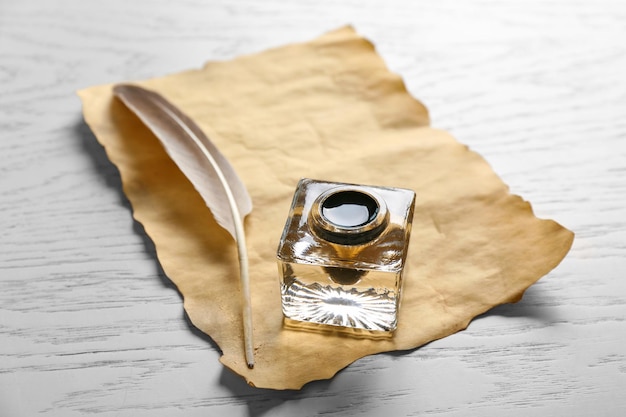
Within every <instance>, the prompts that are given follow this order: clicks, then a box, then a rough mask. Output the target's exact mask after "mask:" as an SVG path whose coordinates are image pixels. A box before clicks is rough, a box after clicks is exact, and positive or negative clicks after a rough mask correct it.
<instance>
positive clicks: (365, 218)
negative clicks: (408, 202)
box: [310, 186, 389, 245]
mask: <svg viewBox="0 0 626 417" xmlns="http://www.w3.org/2000/svg"><path fill="white" fill-rule="evenodd" d="M388 217H389V213H388V212H387V205H386V204H385V201H384V200H383V199H382V198H380V197H379V196H378V195H376V194H374V193H372V192H369V191H364V190H362V189H361V188H359V187H358V186H343V187H337V188H333V189H330V190H328V191H326V192H324V193H322V194H321V195H320V196H319V197H318V198H317V199H316V200H315V202H314V203H313V206H312V207H311V213H310V220H311V226H312V229H313V230H314V231H315V232H316V233H317V235H318V236H320V237H321V238H323V239H325V240H328V241H330V242H334V243H339V244H343V245H356V244H361V243H365V242H367V241H369V240H372V239H374V238H376V237H377V236H378V235H379V234H380V233H381V232H382V231H383V230H384V229H385V227H387V221H388Z"/></svg>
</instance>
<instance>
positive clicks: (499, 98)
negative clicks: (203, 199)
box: [0, 0, 626, 416]
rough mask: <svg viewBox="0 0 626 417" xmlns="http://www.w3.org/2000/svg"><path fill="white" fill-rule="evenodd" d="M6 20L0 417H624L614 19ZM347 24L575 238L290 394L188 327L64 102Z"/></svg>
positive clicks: (32, 4)
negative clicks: (439, 318) (451, 324)
mask: <svg viewBox="0 0 626 417" xmlns="http://www.w3.org/2000/svg"><path fill="white" fill-rule="evenodd" d="M337 3H338V2H332V1H330V0H321V1H320V0H318V1H308V0H307V1H299V2H291V3H289V4H286V2H281V1H278V0H270V1H266V2H254V1H251V0H247V1H244V0H237V1H229V2H217V1H215V2H203V1H199V0H186V1H183V2H177V3H172V2H165V1H162V0H161V1H150V2H148V1H147V0H138V1H135V2H123V1H121V0H112V1H107V2H98V3H95V2H80V1H78V0H57V1H36V0H23V1H20V2H10V1H8V0H0V230H1V233H2V239H1V240H0V415H2V416H5V415H6V416H31V415H45V416H79V415H90V414H91V415H102V416H178V415H180V416H195V415H202V416H207V415H209V416H210V415H229V416H264V415H272V416H292V415H300V416H314V415H337V416H340V415H341V416H352V415H355V416H356V415H368V416H369V415H371V416H377V415H381V414H383V413H386V414H388V415H398V416H415V415H421V416H422V415H426V416H427V415H438V416H441V415H443V416H500V415H512V416H525V415H529V414H530V413H536V414H538V415H542V416H560V415H564V414H566V413H567V414H569V415H573V416H586V415H590V414H594V415H600V416H621V415H624V414H625V413H626V397H624V395H623V393H624V392H625V390H626V350H625V348H624V346H625V345H626V283H625V281H624V273H625V272H626V253H625V249H626V220H624V214H626V213H625V211H626V209H625V207H626V145H625V144H624V140H625V139H626V123H625V122H624V121H623V118H624V114H626V82H625V79H624V78H625V76H624V74H626V43H624V39H626V4H625V3H623V2H618V1H609V0H600V1H596V2H585V1H582V0H578V1H570V2H562V1H556V0H549V1H538V0H534V1H486V0H484V1H478V0H472V1H466V2H453V1H440V2H427V1H409V0H404V1H387V2H384V3H381V2H376V1H373V0H368V1H359V2H357V1H348V2H342V3H341V4H337ZM347 23H351V24H353V25H354V27H355V28H356V29H357V30H358V31H359V32H360V33H361V34H363V35H364V36H366V37H368V38H369V39H371V40H372V41H373V42H374V43H375V45H376V47H377V50H378V51H379V52H380V54H381V55H382V56H383V58H384V59H385V60H386V61H387V63H388V65H389V66H390V68H391V69H392V71H394V72H397V73H399V74H400V75H401V76H402V77H403V78H404V80H405V82H406V83H407V86H408V88H409V90H410V91H411V92H412V93H413V94H414V95H415V96H416V97H418V98H419V99H420V100H421V101H422V102H424V103H425V104H426V105H427V106H428V108H429V110H430V112H431V116H432V124H433V126H435V127H438V128H442V129H445V130H448V131H449V132H451V133H452V134H453V135H454V136H455V137H456V138H457V139H458V140H459V141H461V142H462V143H465V144H467V145H468V146H470V148H472V149H473V150H475V151H477V152H479V153H480V154H482V155H483V156H484V157H485V158H486V159H487V161H488V162H490V163H491V164H492V166H493V168H494V170H495V171H496V172H497V173H498V174H499V175H501V176H502V178H503V180H504V181H505V182H506V183H507V184H509V185H510V187H511V191H512V192H513V193H515V194H519V195H521V196H523V197H524V198H525V199H527V200H528V201H530V202H532V203H533V207H534V209H535V212H536V213H537V215H538V216H539V217H545V218H553V219H556V220H557V221H559V222H560V223H562V224H563V225H564V226H566V227H568V228H569V229H571V230H573V231H574V232H576V234H577V237H576V240H575V242H574V247H573V249H572V251H571V252H570V254H569V255H568V257H567V258H566V259H565V261H564V262H563V263H562V264H561V265H560V266H559V267H558V268H557V269H556V270H554V271H553V272H552V273H551V274H549V275H548V276H547V277H545V278H544V279H542V280H541V281H540V282H539V283H538V284H537V285H535V286H533V287H532V288H531V289H530V290H529V291H528V292H527V294H526V295H525V297H524V299H523V300H522V301H521V302H520V303H518V304H514V305H507V306H502V307H499V308H496V309H495V310H492V312H490V313H488V314H486V315H485V316H483V317H481V318H479V319H477V320H475V321H474V322H473V323H472V324H471V325H470V327H469V328H468V329H467V330H466V331H464V332H462V333H459V334H456V335H453V336H451V337H448V338H446V339H443V340H440V341H437V342H434V343H431V344H430V345H427V346H425V347H423V348H421V349H418V350H415V351H411V352H406V353H404V354H393V355H392V354H383V355H376V356H372V357H368V358H364V359H362V360H360V361H358V362H356V363H355V364H353V365H351V366H350V367H348V368H347V369H345V370H344V371H343V372H341V373H340V374H339V375H337V376H336V377H335V378H334V379H332V380H330V381H325V382H316V383H312V384H310V385H308V386H306V387H305V388H304V389H303V390H302V391H298V392H278V393H277V392H269V391H263V390H255V389H253V388H250V387H247V386H246V385H245V384H244V383H243V382H242V381H241V380H240V379H239V378H238V377H236V376H234V375H231V374H230V373H229V372H228V371H225V370H223V369H222V367H221V365H220V364H219V363H218V361H217V358H218V356H219V353H218V352H217V351H216V350H215V347H214V346H213V345H212V343H211V341H210V340H208V339H207V338H206V337H204V336H202V335H201V334H199V333H198V332H195V331H194V330H193V329H192V328H191V327H190V326H189V324H188V322H187V320H186V318H185V317H184V315H183V310H182V304H181V300H180V297H179V296H178V294H177V293H176V291H175V290H174V289H173V287H172V286H171V284H170V283H169V281H168V280H167V278H166V277H165V276H164V275H163V274H162V272H161V271H160V269H159V267H158V265H157V264H156V262H155V259H154V251H153V248H152V245H151V243H150V242H149V240H148V239H147V238H146V237H145V234H144V233H143V231H142V230H141V228H140V227H138V226H137V225H136V224H135V223H134V222H133V220H132V217H131V214H130V211H129V207H128V204H127V202H126V200H125V198H124V196H123V194H122V193H121V189H120V181H119V177H118V174H117V172H116V170H115V168H114V167H112V166H111V164H110V163H109V162H108V161H107V160H106V157H105V156H104V153H103V151H102V149H100V148H99V145H97V143H96V141H95V139H94V138H93V137H92V135H91V133H90V132H89V130H88V129H87V128H86V127H85V126H84V124H83V123H82V121H81V115H80V103H79V101H78V99H77V97H76V96H75V95H74V91H75V90H77V89H79V88H84V87H86V86H89V85H93V84H102V83H106V82H114V81H127V80H133V79H143V78H147V77H152V76H160V75H163V74H168V73H172V72H177V71H180V70H183V69H187V68H193V67H200V66H201V65H202V64H203V63H204V62H205V61H207V60H220V59H228V58H231V57H234V56H237V55H240V54H246V53H252V52H256V51H259V50H262V49H265V48H268V47H272V46H278V45H282V44H285V43H289V42H295V41H304V40H308V39H310V38H313V37H315V36H317V35H319V34H321V33H323V32H325V31H327V30H330V29H333V28H336V27H339V26H342V25H345V24H347Z"/></svg>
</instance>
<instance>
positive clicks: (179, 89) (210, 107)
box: [79, 28, 573, 390]
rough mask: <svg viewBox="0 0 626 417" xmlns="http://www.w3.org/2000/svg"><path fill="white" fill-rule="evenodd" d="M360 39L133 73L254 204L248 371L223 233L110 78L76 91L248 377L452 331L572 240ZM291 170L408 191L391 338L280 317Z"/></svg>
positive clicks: (316, 375) (172, 267) (296, 376)
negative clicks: (293, 326) (227, 167)
mask: <svg viewBox="0 0 626 417" xmlns="http://www.w3.org/2000/svg"><path fill="white" fill-rule="evenodd" d="M339 40H340V41H339ZM366 42H368V41H365V40H363V38H361V37H360V36H358V35H357V34H356V32H355V31H354V30H353V29H351V28H341V29H339V30H338V31H335V32H331V33H329V34H327V35H324V36H322V37H320V38H318V39H315V40H313V41H311V42H306V43H301V44H295V45H288V46H285V47H281V48H275V49H272V50H269V51H266V52H261V53H258V54H253V55H248V56H243V57H240V58H236V59H233V60H231V61H227V62H219V63H208V64H207V65H206V66H204V67H203V68H202V69H199V70H191V71H186V72H183V73H179V74H174V75H169V76H166V77H162V78H155V79H151V80H147V81H144V82H141V83H140V84H141V85H143V86H145V87H147V88H150V89H152V90H155V91H157V92H159V93H160V94H162V95H163V96H165V97H166V98H168V99H169V100H171V101H172V102H174V104H175V105H177V106H179V107H180V108H181V110H182V111H184V113H186V114H187V115H189V116H190V117H191V118H192V119H193V120H194V121H196V122H197V123H198V124H199V125H200V127H201V128H202V129H203V130H204V131H205V133H206V134H207V135H208V136H209V137H210V138H211V140H212V141H213V142H214V143H215V144H216V146H217V147H218V148H219V149H220V150H221V151H222V153H223V154H224V155H225V156H226V158H227V159H228V160H229V161H230V162H231V163H232V164H233V166H234V168H235V170H236V171H237V173H238V174H239V175H240V177H241V178H242V180H243V182H244V183H245V184H246V187H247V188H248V190H249V192H250V195H251V197H252V200H253V202H254V205H255V209H254V210H253V211H252V213H251V214H250V215H249V216H248V218H247V219H246V238H247V241H248V242H247V243H248V251H249V256H250V273H251V279H250V280H251V294H252V308H253V322H254V335H255V346H254V347H255V357H256V365H255V367H254V369H252V370H250V369H248V367H247V366H246V363H245V361H244V360H243V348H244V346H243V340H242V324H241V311H240V304H239V293H238V291H239V286H238V282H237V279H234V278H233V277H236V276H237V268H238V267H237V254H236V247H235V245H234V243H233V242H232V239H230V238H229V236H228V234H227V233H225V232H224V231H223V230H221V228H220V227H219V225H217V223H216V222H215V221H214V220H213V219H212V216H211V214H210V212H209V211H208V209H207V207H206V206H205V205H204V203H203V201H202V199H200V198H199V197H198V195H197V193H196V191H195V189H194V188H193V186H192V185H191V183H190V182H189V181H188V180H187V179H186V178H185V176H184V175H182V173H181V172H180V171H179V170H178V168H177V167H176V165H175V164H174V163H173V162H172V161H171V160H170V159H169V157H168V156H167V154H166V153H165V152H164V151H163V149H162V147H161V145H160V144H159V142H158V141H157V139H156V138H155V137H154V136H153V135H152V134H151V132H150V131H149V130H148V129H146V128H145V126H143V125H142V124H141V123H140V122H138V121H137V120H136V118H134V116H133V115H132V114H130V113H129V112H128V111H126V110H125V109H124V108H123V106H121V105H120V106H117V105H115V104H114V101H113V97H112V92H111V86H110V85H105V86H95V87H91V88H88V89H85V90H82V91H81V92H80V93H79V95H80V97H81V99H82V101H83V113H84V117H85V120H86V121H87V123H88V124H89V126H90V127H91V129H92V130H93V132H94V134H95V135H96V137H97V139H98V141H99V142H100V143H101V144H102V145H103V146H104V147H105V149H106V151H107V155H108V156H109V159H110V160H111V161H112V162H113V163H114V164H115V165H116V166H117V167H118V169H119V171H120V175H121V178H122V182H123V188H124V192H125V193H126V195H127V197H128V199H129V201H130V202H131V205H132V207H133V211H134V213H133V214H134V216H135V218H136V219H137V221H139V222H141V223H142V224H143V225H144V227H145V230H146V233H147V234H148V235H149V236H150V238H151V239H152V240H153V241H154V243H155V247H156V251H157V256H158V259H159V261H160V263H161V265H162V267H163V270H164V272H165V273H166V275H167V276H168V277H169V278H170V279H171V280H172V281H173V282H174V284H175V285H176V286H177V288H178V289H179V291H180V292H181V294H182V295H183V297H184V306H185V309H186V311H187V314H188V316H189V318H190V319H191V321H192V323H193V324H194V325H195V326H196V327H197V328H199V329H200V330H201V331H203V332H204V333H206V334H208V335H209V336H210V337H211V338H212V339H213V340H214V341H215V343H216V344H217V345H218V346H219V348H220V349H221V351H222V354H223V355H222V356H221V357H220V362H221V363H222V364H223V365H224V366H226V367H227V368H229V369H231V370H232V371H233V372H235V373H237V374H239V375H241V376H242V377H243V378H244V379H245V380H246V381H247V383H248V384H250V385H251V386H255V387H258V388H269V389H277V390H285V389H300V388H301V387H302V386H304V385H305V384H306V383H308V382H311V381H314V380H319V379H328V378H332V377H333V376H334V375H335V374H336V373H337V372H339V371H340V370H341V369H343V368H345V367H346V366H348V365H349V364H350V363H352V362H354V361H355V360H357V359H359V358H361V357H364V356H367V355H370V354H374V353H379V352H387V351H394V350H409V349H414V348H417V347H419V346H421V345H423V344H425V343H427V342H429V341H432V340H435V339H440V338H442V337H445V336H448V335H450V334H452V333H455V332H457V331H459V330H462V328H465V327H467V325H468V324H469V323H470V322H471V320H472V319H473V318H475V317H476V316H478V315H480V314H483V313H484V312H485V311H487V310H489V309H490V308H491V307H494V306H496V305H500V304H503V303H507V302H512V301H517V300H519V299H520V297H521V295H522V294H523V293H524V291H525V290H526V289H527V288H528V287H529V286H530V285H532V284H533V283H534V282H536V281H537V280H538V279H539V278H541V277H542V276H544V275H546V274H547V273H549V272H550V271H551V270H552V269H553V268H554V267H556V266H557V265H558V263H559V262H560V261H561V260H562V259H563V257H564V256H565V255H566V254H567V252H568V251H569V248H570V247H571V244H572V241H573V234H572V233H571V232H570V231H569V230H567V229H565V228H564V227H562V226H560V225H558V224H557V223H556V222H554V221H551V220H540V219H537V218H536V217H535V216H534V214H533V213H532V208H531V206H530V204H527V203H523V200H522V199H521V198H518V197H515V196H512V195H511V194H510V193H509V190H508V187H507V186H506V185H505V184H504V183H503V182H502V181H501V179H500V178H499V177H498V176H497V175H496V174H495V173H494V172H493V170H492V169H491V167H490V166H489V165H488V164H487V163H486V162H485V161H484V159H483V158H482V157H480V155H478V154H476V153H475V152H473V151H470V150H468V149H467V147H466V146H464V145H462V144H459V143H458V142H457V141H456V140H455V139H454V138H453V137H451V136H450V135H449V134H447V133H446V132H444V131H441V130H437V129H431V128H430V127H428V124H429V120H428V113H427V111H426V108H425V107H424V106H423V105H422V104H421V103H420V102H419V101H418V100H416V99H415V98H413V97H412V96H411V95H410V94H409V93H408V92H407V91H406V87H405V86H404V83H403V82H402V81H401V79H400V80H399V77H398V76H396V75H395V74H391V73H390V72H389V70H388V68H387V67H386V66H385V64H384V62H383V61H382V59H381V58H380V56H378V55H377V53H376V51H375V50H374V49H373V48H371V47H369V46H368V45H367V43H366ZM251 69H253V70H251ZM208 91H210V92H211V93H210V94H207V93H206V92H208ZM346 149H349V150H350V154H349V155H350V157H349V158H348V157H347V155H348V153H346ZM301 177H310V178H320V179H327V180H335V181H342V182H352V183H362V184H373V185H389V186H397V187H403V188H411V189H413V190H414V191H415V192H416V194H417V196H418V205H417V207H416V215H415V218H414V221H413V229H412V234H411V242H410V245H409V255H408V265H407V269H406V271H407V272H406V275H405V287H404V294H403V300H402V307H401V310H400V318H399V325H398V330H397V331H396V333H395V335H394V337H393V338H391V339H388V340H367V339H351V338H347V337H337V336H332V335H328V334H316V333H311V332H297V331H293V330H287V329H285V328H284V327H283V325H282V323H283V318H282V311H281V304H280V287H279V278H278V274H277V266H276V261H275V255H276V254H275V251H276V248H277V246H278V240H279V239H280V234H281V232H282V228H283V226H284V221H285V218H286V216H287V212H288V208H289V205H290V202H291V198H292V194H293V191H294V189H295V186H296V184H297V182H298V180H299V179H300V178H301Z"/></svg>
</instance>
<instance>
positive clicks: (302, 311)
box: [277, 178, 415, 335]
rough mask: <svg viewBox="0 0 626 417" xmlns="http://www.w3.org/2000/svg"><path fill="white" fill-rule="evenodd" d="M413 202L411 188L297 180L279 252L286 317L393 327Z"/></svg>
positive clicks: (350, 326) (384, 330) (381, 330)
mask: <svg viewBox="0 0 626 417" xmlns="http://www.w3.org/2000/svg"><path fill="white" fill-rule="evenodd" d="M414 205H415V193H414V192H413V191H411V190H407V189H402V188H388V187H374V186H366V185H355V184H345V183H332V182H325V181H317V180H312V179H306V178H305V179H302V180H300V182H299V183H298V186H297V188H296V191H295V194H294V197H293V201H292V204H291V209H290V212H289V217H288V219H287V222H286V224H285V229H284V230H283V234H282V237H281V240H280V243H279V246H278V253H277V257H278V269H279V274H280V277H281V298H282V309H283V314H284V316H285V319H286V322H287V323H288V324H289V325H291V326H296V327H298V326H299V325H302V326H304V327H305V328H310V326H308V325H309V324H312V325H313V326H314V327H315V328H318V327H319V326H321V327H322V328H323V327H325V326H334V327H332V328H333V329H343V330H357V331H366V332H367V333H370V334H373V335H376V334H383V335H384V334H390V332H392V331H393V330H395V328H396V326H397V321H398V308H399V305H400V296H401V291H402V272H403V270H404V264H405V260H406V255H407V249H408V244H409V236H410V231H411V222H412V219H413V208H414ZM358 329H360V330H358Z"/></svg>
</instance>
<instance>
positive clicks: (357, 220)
mask: <svg viewBox="0 0 626 417" xmlns="http://www.w3.org/2000/svg"><path fill="white" fill-rule="evenodd" d="M378 211H379V206H378V203H377V202H376V200H375V199H374V198H372V197H371V196H370V195H368V194H364V193H362V192H359V191H339V192H337V193H334V194H332V195H330V196H328V198H326V200H324V201H323V202H322V216H324V217H325V218H326V220H328V221H329V222H331V223H333V224H335V225H337V226H339V227H357V226H364V225H366V224H367V223H370V222H372V221H373V220H374V219H376V215H377V214H378Z"/></svg>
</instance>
